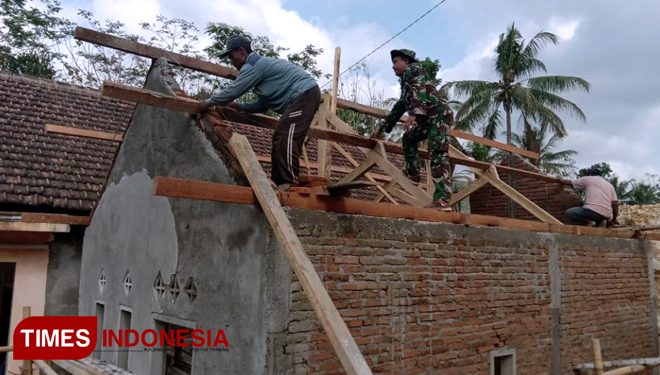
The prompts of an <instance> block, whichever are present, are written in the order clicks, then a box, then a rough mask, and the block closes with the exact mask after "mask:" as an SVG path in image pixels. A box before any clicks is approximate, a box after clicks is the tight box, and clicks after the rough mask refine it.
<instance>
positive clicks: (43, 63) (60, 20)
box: [0, 0, 72, 79]
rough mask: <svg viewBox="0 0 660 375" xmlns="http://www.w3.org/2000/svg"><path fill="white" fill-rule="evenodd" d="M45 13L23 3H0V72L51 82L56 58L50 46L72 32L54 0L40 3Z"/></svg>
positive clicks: (21, 0) (14, 0)
mask: <svg viewBox="0 0 660 375" xmlns="http://www.w3.org/2000/svg"><path fill="white" fill-rule="evenodd" d="M41 2H42V4H43V5H44V6H45V9H44V10H40V9H38V8H35V7H28V5H27V1H26V0H0V70H5V71H9V72H13V73H17V74H26V75H31V76H37V77H44V78H49V79H52V78H54V77H55V76H56V74H57V70H56V69H55V67H54V65H53V62H54V61H55V60H56V59H57V58H58V57H59V55H58V54H57V53H55V52H53V47H54V46H55V45H57V44H58V43H60V42H61V41H62V40H64V39H65V38H66V37H67V36H68V35H69V34H70V33H71V29H72V23H71V21H69V20H67V19H66V18H64V17H60V16H59V13H60V12H61V10H62V8H61V7H60V3H59V2H58V1H54V0H42V1H41Z"/></svg>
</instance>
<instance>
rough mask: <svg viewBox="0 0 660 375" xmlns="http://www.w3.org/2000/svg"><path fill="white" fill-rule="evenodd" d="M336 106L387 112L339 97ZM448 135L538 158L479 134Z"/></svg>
mask: <svg viewBox="0 0 660 375" xmlns="http://www.w3.org/2000/svg"><path fill="white" fill-rule="evenodd" d="M337 106H338V107H339V108H343V109H350V110H352V111H355V112H358V113H362V114H365V115H369V116H373V117H377V118H381V119H384V118H385V117H386V116H387V113H388V112H387V111H386V110H384V109H380V108H375V107H370V106H368V105H364V104H359V103H355V102H351V101H349V100H346V99H339V100H338V102H337ZM407 118H408V116H405V115H404V116H402V117H401V121H405V120H406V119H407ZM449 135H451V136H452V137H456V138H461V139H466V140H468V141H472V142H477V143H480V144H482V145H486V146H490V147H494V148H497V149H500V150H504V151H510V152H513V153H515V154H518V155H522V156H527V157H529V158H532V159H538V158H539V154H538V153H536V152H532V151H529V150H525V149H522V148H519V147H515V146H511V145H508V144H506V143H501V142H497V141H494V140H492V139H488V138H483V137H479V136H476V135H474V134H470V133H466V132H462V131H460V130H456V129H449Z"/></svg>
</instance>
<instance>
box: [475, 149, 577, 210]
mask: <svg viewBox="0 0 660 375" xmlns="http://www.w3.org/2000/svg"><path fill="white" fill-rule="evenodd" d="M514 160H515V163H514V167H515V168H518V169H524V170H528V171H532V172H538V169H536V167H534V166H533V165H531V164H530V163H528V162H526V161H524V160H523V159H521V158H518V157H516V158H515V159H514ZM505 163H506V162H505ZM499 176H500V179H501V180H502V181H504V182H508V178H509V175H508V174H507V173H503V172H500V173H499ZM515 187H516V190H518V191H519V192H520V193H521V194H522V195H524V196H525V197H527V198H528V199H529V200H531V201H532V202H534V203H536V204H537V205H538V206H539V207H541V208H542V209H544V210H545V211H547V212H549V213H550V214H551V215H552V216H554V217H556V218H557V219H558V220H560V221H561V222H563V223H569V221H568V217H567V216H566V213H565V211H566V210H567V209H569V208H571V207H575V206H582V201H581V199H580V198H579V197H578V196H577V195H576V194H575V193H574V192H573V191H572V190H571V189H570V188H566V187H564V186H562V185H560V184H555V183H550V182H546V181H541V180H537V179H533V178H529V177H520V176H516V183H515ZM507 204H508V198H507V196H506V195H504V194H502V193H501V192H500V191H499V190H497V189H496V188H494V187H493V186H491V185H490V184H487V185H486V186H484V187H482V188H481V189H479V190H477V191H476V192H475V193H473V194H472V195H470V205H471V208H472V213H475V214H481V215H490V216H500V217H507V214H508V206H507ZM516 218H518V219H523V220H537V221H538V219H536V218H535V217H534V215H532V214H530V213H529V212H528V211H527V210H525V209H524V208H522V207H520V206H518V207H517V212H516Z"/></svg>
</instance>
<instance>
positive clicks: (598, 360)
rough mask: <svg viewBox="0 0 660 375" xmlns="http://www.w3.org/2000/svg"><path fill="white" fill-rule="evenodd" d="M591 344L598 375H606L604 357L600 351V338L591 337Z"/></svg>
mask: <svg viewBox="0 0 660 375" xmlns="http://www.w3.org/2000/svg"><path fill="white" fill-rule="evenodd" d="M591 345H592V347H593V350H594V367H595V369H596V375H604V372H603V357H602V354H601V351H600V340H598V339H591Z"/></svg>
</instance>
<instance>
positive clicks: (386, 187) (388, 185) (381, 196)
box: [374, 180, 398, 204]
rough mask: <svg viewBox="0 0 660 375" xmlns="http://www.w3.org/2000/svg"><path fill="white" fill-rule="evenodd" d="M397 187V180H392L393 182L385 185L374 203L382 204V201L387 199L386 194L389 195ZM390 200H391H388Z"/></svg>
mask: <svg viewBox="0 0 660 375" xmlns="http://www.w3.org/2000/svg"><path fill="white" fill-rule="evenodd" d="M395 186H396V181H395V180H392V181H390V182H388V183H387V184H385V186H383V190H381V192H380V193H379V194H378V195H377V196H376V199H374V202H376V203H380V201H382V200H383V198H385V196H386V194H389V193H388V192H389V191H390V189H392V188H393V187H395ZM388 199H391V198H388ZM397 204H398V203H397Z"/></svg>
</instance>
